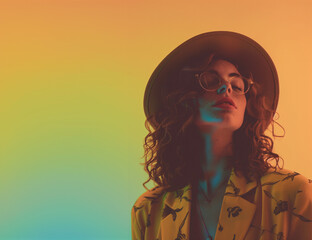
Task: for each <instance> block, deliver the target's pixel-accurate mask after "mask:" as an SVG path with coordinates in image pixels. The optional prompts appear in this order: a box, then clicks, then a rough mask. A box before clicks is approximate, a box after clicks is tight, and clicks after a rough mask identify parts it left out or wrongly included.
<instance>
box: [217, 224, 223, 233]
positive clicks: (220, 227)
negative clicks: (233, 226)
mask: <svg viewBox="0 0 312 240" xmlns="http://www.w3.org/2000/svg"><path fill="white" fill-rule="evenodd" d="M218 230H219V231H220V232H222V230H223V227H222V225H221V224H219V228H218Z"/></svg>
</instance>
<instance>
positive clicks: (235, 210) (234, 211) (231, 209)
mask: <svg viewBox="0 0 312 240" xmlns="http://www.w3.org/2000/svg"><path fill="white" fill-rule="evenodd" d="M227 211H228V213H229V215H228V217H230V215H231V214H232V217H237V216H238V215H239V213H240V212H241V211H242V209H241V208H240V207H239V206H235V207H229V208H228V209H227Z"/></svg>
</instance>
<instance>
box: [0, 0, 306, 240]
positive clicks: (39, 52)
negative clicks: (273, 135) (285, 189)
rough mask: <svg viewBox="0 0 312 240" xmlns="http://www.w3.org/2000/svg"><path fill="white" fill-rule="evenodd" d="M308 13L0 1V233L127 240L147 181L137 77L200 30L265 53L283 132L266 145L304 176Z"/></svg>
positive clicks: (273, 7) (296, 6) (251, 3)
mask: <svg viewBox="0 0 312 240" xmlns="http://www.w3.org/2000/svg"><path fill="white" fill-rule="evenodd" d="M311 12H312V2H311V1H308V0H307V1H295V0H293V1H289V0H286V1H272V0H265V1H263V0H261V1H260V0H258V1H255V0H248V1H247V0H241V1H232V0H226V1H208V0H206V1H190V0H188V1H185V0H179V1H178V0H171V1H164V0H158V1H136V0H133V1H113V0H111V1H108V0H106V1H100V0H84V1H82V0H29V1H23V0H1V2H0V36H1V37H0V76H1V88H0V112H1V119H0V121H1V124H0V131H1V136H0V156H1V158H0V163H1V174H0V182H1V188H0V191H1V193H0V194H1V196H2V198H0V205H1V206H2V207H1V209H4V207H3V206H6V208H5V209H6V210H2V212H1V214H0V223H1V224H0V233H1V234H2V235H1V237H2V239H6V240H7V239H16V238H17V237H21V236H22V237H27V238H28V239H47V238H48V236H49V239H75V240H77V239H88V240H90V239H130V210H131V207H132V205H133V203H134V201H135V200H136V198H137V197H138V196H139V195H140V194H141V193H142V192H143V191H145V190H144V188H143V187H142V185H141V184H142V182H143V181H144V180H145V179H146V177H147V175H146V174H145V172H144V171H143V168H142V167H141V166H140V165H139V162H142V161H143V159H142V158H141V156H142V155H143V148H142V144H143V139H144V137H145V135H146V134H147V131H146V130H145V128H144V120H145V116H144V112H143V95H144V90H145V86H146V83H147V81H148V78H149V77H150V74H151V73H152V71H153V70H154V69H155V67H156V66H157V65H158V63H159V62H160V61H161V60H162V59H163V58H164V57H165V56H166V55H167V54H168V53H169V52H170V51H172V50H173V49H174V48H175V47H177V46H178V45H179V44H180V43H182V42H183V41H185V40H187V39H189V38H190V37H193V36H195V35H197V34H200V33H203V32H207V31H217V30H228V31H235V32H239V33H242V34H245V35H247V36H249V37H251V38H253V39H254V40H256V41H257V42H258V43H259V44H260V45H262V46H263V47H264V48H265V49H266V50H267V51H268V53H269V54H270V56H271V57H272V59H273V61H274V62H275V65H276V68H277V71H278V74H279V78H280V99H279V104H278V109H277V111H278V113H279V114H280V118H279V119H278V122H279V123H280V124H281V125H282V126H283V127H284V128H285V129H286V135H285V137H284V138H282V139H276V141H275V145H274V149H275V151H276V152H277V153H279V154H280V155H281V156H282V157H283V158H284V160H285V165H284V167H285V168H287V169H292V170H294V171H297V172H299V173H301V174H303V175H305V176H306V177H308V178H311V177H312V163H311V159H310V150H311V149H312V141H311V135H312V124H311V119H312V107H311V93H310V90H311V89H312V70H311V66H312V58H311V56H312V46H311V42H312V28H311V26H312V17H311ZM276 130H277V133H282V131H280V129H279V128H278V127H277V129H276ZM150 186H151V185H150Z"/></svg>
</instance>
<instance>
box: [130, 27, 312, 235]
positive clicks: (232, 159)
mask: <svg viewBox="0 0 312 240" xmlns="http://www.w3.org/2000/svg"><path fill="white" fill-rule="evenodd" d="M278 95H279V87H278V77H277V73H276V70H275V67H274V64H273V62H272V60H271V58H270V57H269V55H268V54H267V53H266V51H265V50H264V49H263V48H262V47H261V46H260V45H259V44H258V43H256V42H255V41H254V40H252V39H250V38H248V37H246V36H244V35H241V34H238V33H233V32H223V31H222V32H209V33H204V34H200V35H198V36H195V37H193V38H191V39H189V40H188V41H186V42H185V43H183V44H181V45H180V46H179V47H177V48H176V49H175V50H173V51H172V52H171V53H170V54H169V55H168V56H167V57H166V58H165V59H164V60H163V61H162V62H161V63H160V64H159V66H158V67H157V68H156V69H155V71H154V73H153V74H152V76H151V78H150V80H149V82H148V84H147V87H146V91H145V96H144V109H145V113H146V116H147V120H146V127H147V129H148V130H149V134H148V135H147V136H146V138H145V146H144V147H145V155H144V156H145V158H146V161H145V170H146V171H147V172H148V174H149V179H148V180H147V181H146V182H145V183H147V182H148V181H150V180H153V181H154V182H155V183H156V184H157V186H156V187H155V188H154V189H152V190H150V191H147V192H146V193H144V194H143V195H141V196H140V197H139V199H138V200H137V201H136V203H135V204H134V206H133V208H132V238H133V239H148V240H150V239H159V240H160V239H162V240H166V239H168V240H169V239H198V240H200V239H216V240H223V239H226V240H227V239H231V240H232V239H235V240H238V239H245V240H254V239H261V240H265V239H266V240H267V239H280V240H281V239H295V238H296V239H312V238H311V236H312V183H311V182H312V181H311V180H309V179H307V178H306V177H304V176H302V175H300V174H299V173H296V172H293V171H290V170H287V169H282V168H280V167H279V166H278V162H279V160H280V157H279V155H278V154H276V153H274V152H273V141H272V139H271V138H270V137H269V136H267V135H265V130H266V129H267V128H268V126H269V125H270V124H272V127H273V123H274V122H275V121H274V120H273V117H274V114H275V111H276V107H277V102H278ZM149 125H150V126H152V127H153V128H154V130H153V131H151V130H150V127H149ZM273 136H275V135H274V128H273ZM272 160H275V163H276V164H275V166H272V165H271V164H270V163H269V161H272ZM145 183H144V184H145Z"/></svg>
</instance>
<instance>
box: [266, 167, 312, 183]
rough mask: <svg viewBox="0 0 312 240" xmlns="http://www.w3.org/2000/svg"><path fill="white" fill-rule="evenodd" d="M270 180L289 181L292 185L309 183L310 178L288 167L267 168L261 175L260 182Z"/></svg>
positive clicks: (268, 181) (269, 181)
mask: <svg viewBox="0 0 312 240" xmlns="http://www.w3.org/2000/svg"><path fill="white" fill-rule="evenodd" d="M272 181H278V182H285V183H291V184H292V185H296V186H298V185H302V184H309V183H311V179H308V178H307V177H306V176H304V175H302V174H300V173H299V172H296V171H293V170H290V169H285V168H283V169H277V170H274V169H272V168H271V169H269V170H268V171H267V173H266V174H265V175H264V176H262V177H261V183H262V184H269V183H271V182H272Z"/></svg>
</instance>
